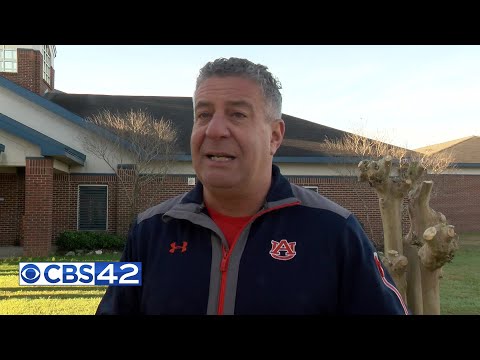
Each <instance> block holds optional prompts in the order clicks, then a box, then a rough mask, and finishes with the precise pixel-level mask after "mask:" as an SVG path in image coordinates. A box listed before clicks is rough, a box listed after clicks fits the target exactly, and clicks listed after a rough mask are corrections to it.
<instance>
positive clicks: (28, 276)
mask: <svg viewBox="0 0 480 360" xmlns="http://www.w3.org/2000/svg"><path fill="white" fill-rule="evenodd" d="M20 276H21V277H22V280H23V281H25V282H26V283H27V284H33V283H34V282H36V281H37V280H38V279H39V278H40V269H39V268H38V266H36V265H33V264H28V265H25V266H24V267H23V270H22V272H21V273H20Z"/></svg>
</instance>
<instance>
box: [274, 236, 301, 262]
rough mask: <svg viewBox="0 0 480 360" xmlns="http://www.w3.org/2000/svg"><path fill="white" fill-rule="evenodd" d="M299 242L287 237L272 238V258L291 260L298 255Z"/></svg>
mask: <svg viewBox="0 0 480 360" xmlns="http://www.w3.org/2000/svg"><path fill="white" fill-rule="evenodd" d="M296 244H297V243H296V242H294V241H292V242H288V241H287V240H285V239H282V240H280V241H275V240H272V249H271V250H270V255H271V257H272V258H274V259H277V260H282V261H285V260H291V259H293V258H294V257H295V255H297V253H296V252H295V245H296Z"/></svg>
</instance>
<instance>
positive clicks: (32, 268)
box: [18, 262, 142, 286]
mask: <svg viewBox="0 0 480 360" xmlns="http://www.w3.org/2000/svg"><path fill="white" fill-rule="evenodd" d="M18 265H19V269H18V270H19V284H20V285H49V286H52V285H62V286H68V285H76V286H78V285H88V286H92V285H100V286H102V285H112V286H140V285H142V263H140V262H36V263H19V264H18Z"/></svg>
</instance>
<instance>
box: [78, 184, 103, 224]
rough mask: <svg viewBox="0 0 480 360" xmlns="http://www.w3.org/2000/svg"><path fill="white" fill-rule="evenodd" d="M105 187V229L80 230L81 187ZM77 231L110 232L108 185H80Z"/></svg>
mask: <svg viewBox="0 0 480 360" xmlns="http://www.w3.org/2000/svg"><path fill="white" fill-rule="evenodd" d="M87 186H88V187H94V186H96V187H104V188H106V193H107V197H106V200H105V201H106V207H105V212H106V214H105V229H87V230H85V229H82V230H81V229H80V188H81V187H87ZM77 231H108V184H79V185H78V190H77Z"/></svg>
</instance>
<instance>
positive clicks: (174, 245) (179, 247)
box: [168, 241, 188, 254]
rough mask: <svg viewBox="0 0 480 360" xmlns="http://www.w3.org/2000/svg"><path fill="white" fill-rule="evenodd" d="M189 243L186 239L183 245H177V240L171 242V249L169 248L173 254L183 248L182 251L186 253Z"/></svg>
mask: <svg viewBox="0 0 480 360" xmlns="http://www.w3.org/2000/svg"><path fill="white" fill-rule="evenodd" d="M187 245H188V242H186V241H184V242H183V243H182V246H180V245H177V243H175V242H172V243H171V244H170V250H168V251H169V252H170V253H171V254H173V253H174V252H175V251H176V250H182V251H181V252H182V253H184V252H185V251H187Z"/></svg>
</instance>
